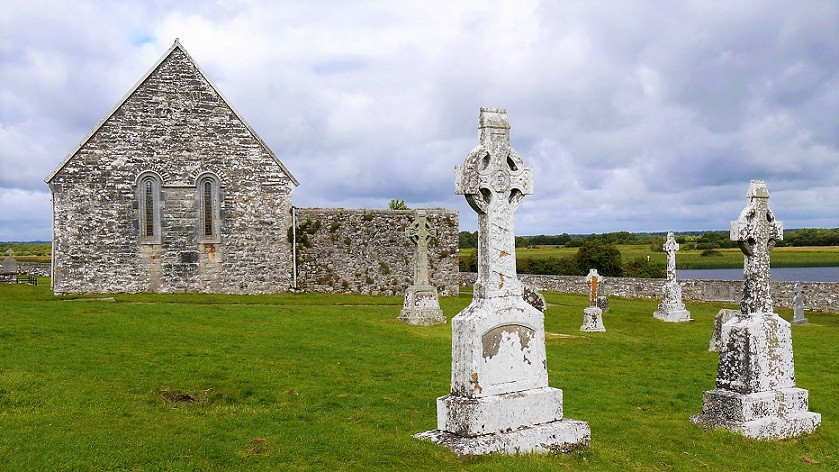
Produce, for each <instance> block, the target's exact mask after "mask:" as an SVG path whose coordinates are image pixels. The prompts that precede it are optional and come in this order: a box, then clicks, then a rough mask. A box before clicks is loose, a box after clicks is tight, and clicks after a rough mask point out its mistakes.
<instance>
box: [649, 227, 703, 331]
mask: <svg viewBox="0 0 839 472" xmlns="http://www.w3.org/2000/svg"><path fill="white" fill-rule="evenodd" d="M678 250H679V243H677V242H676V237H675V235H674V234H673V232H672V231H669V232H668V233H667V241H665V243H664V251H665V252H666V253H667V281H666V282H664V286H663V287H662V296H661V303H659V304H658V310H656V311H655V313H653V316H655V317H656V318H658V319H660V320H662V321H669V322H672V323H685V322H688V321H693V319H692V318H691V317H690V312H689V311H688V310H686V309H685V304H684V303H682V287H681V285H679V282H678V281H677V280H676V251H678Z"/></svg>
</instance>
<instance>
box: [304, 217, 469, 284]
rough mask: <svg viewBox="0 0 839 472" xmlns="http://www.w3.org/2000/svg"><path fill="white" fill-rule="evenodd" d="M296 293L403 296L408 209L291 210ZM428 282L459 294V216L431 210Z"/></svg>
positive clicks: (408, 269)
mask: <svg viewBox="0 0 839 472" xmlns="http://www.w3.org/2000/svg"><path fill="white" fill-rule="evenodd" d="M296 214H297V223H298V238H297V250H298V255H297V260H298V267H297V272H298V283H297V286H298V288H299V289H300V290H305V291H310V292H343V293H365V294H373V295H380V294H381V295H402V294H404V293H405V289H407V287H408V286H409V285H410V284H411V283H412V278H413V260H414V252H415V248H416V247H415V245H414V244H412V243H411V242H410V241H409V240H408V238H407V237H406V236H405V229H406V228H407V227H408V226H410V224H411V223H412V222H413V221H414V218H415V212H414V211H413V210H345V209H340V208H338V209H327V208H298V209H296ZM427 218H428V222H429V224H430V225H431V227H432V228H433V229H435V230H436V231H437V237H436V238H434V239H432V240H431V242H430V243H429V254H428V261H429V265H430V267H429V278H430V280H431V283H432V284H434V285H435V286H436V287H437V289H438V290H439V293H440V295H444V296H445V295H457V292H458V274H459V271H458V249H457V247H458V216H457V212H456V211H451V210H445V209H431V210H428V211H427Z"/></svg>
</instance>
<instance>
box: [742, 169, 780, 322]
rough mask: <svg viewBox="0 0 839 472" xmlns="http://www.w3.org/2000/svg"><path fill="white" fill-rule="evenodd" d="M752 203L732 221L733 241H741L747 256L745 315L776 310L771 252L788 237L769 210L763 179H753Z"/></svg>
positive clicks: (750, 188)
mask: <svg viewBox="0 0 839 472" xmlns="http://www.w3.org/2000/svg"><path fill="white" fill-rule="evenodd" d="M746 198H748V204H747V205H746V208H744V209H743V211H742V212H740V217H739V218H737V221H732V222H731V234H730V238H731V240H732V241H737V245H738V246H740V250H741V251H743V254H744V255H745V256H744V257H743V259H744V261H743V278H744V284H743V299H742V300H741V301H740V311H741V312H742V313H743V315H753V314H758V313H772V312H773V309H774V308H773V305H772V298H771V296H770V294H769V252H770V251H771V250H772V248H774V247H775V241H780V240H782V239H784V227H783V223H781V222H780V221H776V220H775V215H774V213H772V210H770V209H769V190H767V189H766V183H765V182H764V181H762V180H752V182H751V184H750V185H749V191H748V193H746Z"/></svg>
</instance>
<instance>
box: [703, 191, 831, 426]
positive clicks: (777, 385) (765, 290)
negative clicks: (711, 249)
mask: <svg viewBox="0 0 839 472" xmlns="http://www.w3.org/2000/svg"><path fill="white" fill-rule="evenodd" d="M747 198H748V204H747V205H746V208H745V209H744V210H743V211H742V212H741V213H740V217H739V218H738V219H737V221H733V222H732V223H731V239H732V240H734V241H737V244H738V245H739V246H740V250H741V251H743V254H744V258H743V259H744V262H743V278H744V282H743V298H742V300H741V301H740V313H739V314H737V315H736V316H735V317H734V318H733V319H731V320H730V321H728V322H727V323H725V324H723V325H722V328H721V333H720V360H719V367H718V370H717V381H716V388H715V389H714V390H709V391H706V392H705V394H704V395H703V399H702V413H700V414H698V415H694V416H692V417H691V421H693V422H694V423H696V424H698V425H700V426H702V427H705V428H726V429H730V430H732V431H736V432H739V433H741V434H743V435H744V436H746V437H749V438H755V439H783V438H789V437H795V436H799V435H801V434H806V433H810V432H812V431H814V430H815V429H816V428H817V427H818V426H819V424H821V415H820V414H818V413H812V412H810V411H808V392H807V390H804V389H801V388H797V387H796V386H795V369H794V365H793V352H792V338H791V331H790V324H789V323H788V322H786V321H785V320H783V319H781V317H779V316H778V315H777V314H776V313H774V312H773V310H774V307H773V304H772V297H771V296H770V293H769V287H770V286H769V251H771V250H772V248H773V247H774V246H775V241H777V240H780V239H782V238H783V225H782V223H781V222H780V221H776V220H775V215H774V214H773V213H772V210H770V209H769V191H768V190H767V189H766V184H765V183H764V182H763V181H761V180H753V181H752V182H751V184H750V186H749V191H748V193H747Z"/></svg>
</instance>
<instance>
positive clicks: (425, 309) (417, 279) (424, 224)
mask: <svg viewBox="0 0 839 472" xmlns="http://www.w3.org/2000/svg"><path fill="white" fill-rule="evenodd" d="M436 235H437V232H436V231H435V230H434V228H432V227H431V225H429V224H428V219H427V218H426V216H425V210H417V217H416V220H415V221H414V223H413V224H412V225H411V226H410V227H408V228H406V229H405V236H407V237H408V239H409V240H411V242H413V243H414V244H415V245H416V247H417V249H416V252H415V253H414V283H413V285H411V286H410V287H408V290H406V291H405V302H404V304H403V306H402V312H401V313H400V314H399V318H398V319H399V320H400V321H404V322H405V323H408V324H412V325H425V326H427V325H435V324H440V323H445V322H446V317H445V316H443V310H441V309H440V302H439V300H438V297H437V288H436V287H434V286H433V285H431V282H430V281H429V279H428V242H429V241H430V240H431V238H433V237H435V236H436Z"/></svg>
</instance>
